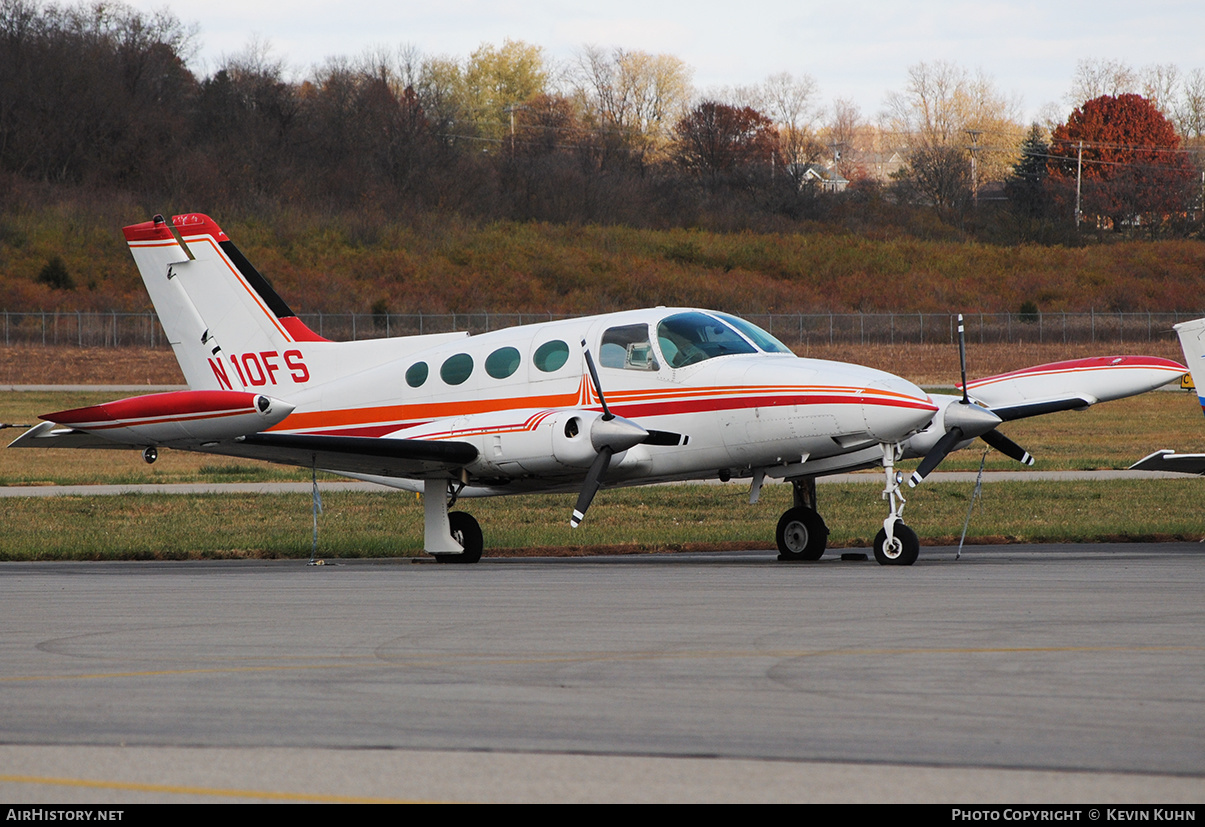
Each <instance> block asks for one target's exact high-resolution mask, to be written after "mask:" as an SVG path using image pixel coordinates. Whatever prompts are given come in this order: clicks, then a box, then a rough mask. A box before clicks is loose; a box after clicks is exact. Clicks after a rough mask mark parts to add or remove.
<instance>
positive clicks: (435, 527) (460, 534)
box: [423, 479, 485, 563]
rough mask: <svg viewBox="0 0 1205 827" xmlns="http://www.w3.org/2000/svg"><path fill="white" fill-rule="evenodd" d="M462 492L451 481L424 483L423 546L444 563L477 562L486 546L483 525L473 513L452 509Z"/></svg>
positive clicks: (435, 480)
mask: <svg viewBox="0 0 1205 827" xmlns="http://www.w3.org/2000/svg"><path fill="white" fill-rule="evenodd" d="M459 493H460V489H459V488H454V487H453V486H452V484H451V483H449V482H448V481H447V480H441V479H429V480H426V481H424V482H423V548H424V549H425V550H426V552H427V553H428V554H430V555H431V556H432V557H434V558H435V559H436V561H438V562H440V563H476V562H477V561H478V560H480V559H481V552H482V550H483V549H484V548H485V539H484V537H483V536H482V534H481V526H480V525H479V524H478V523H477V521H476V520H475V519H473V517H472V516H471V515H469V514H466V513H465V512H463V511H453V512H451V513H449V512H448V508H449V507H451V506H452V505H454V504H455V503H456V496H457V494H459Z"/></svg>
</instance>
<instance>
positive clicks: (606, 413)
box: [582, 339, 615, 419]
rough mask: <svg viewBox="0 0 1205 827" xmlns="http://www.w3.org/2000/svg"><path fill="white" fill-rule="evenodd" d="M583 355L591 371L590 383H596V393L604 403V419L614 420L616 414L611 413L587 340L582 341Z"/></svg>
mask: <svg viewBox="0 0 1205 827" xmlns="http://www.w3.org/2000/svg"><path fill="white" fill-rule="evenodd" d="M582 353H584V354H586V367H587V368H588V369H589V371H590V381H591V382H593V383H594V392H595V393H597V394H598V401H599V402H601V403H602V409H603V419H612V418H614V416H615V414H613V413H611V409H610V408H608V407H607V398H606V397H605V396H603V389H602V382H599V381H598V371H597V370H595V368H594V357H593V356H591V355H590V348H588V347H586V340H585V339H582Z"/></svg>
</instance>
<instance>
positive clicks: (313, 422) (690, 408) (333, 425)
mask: <svg viewBox="0 0 1205 827" xmlns="http://www.w3.org/2000/svg"><path fill="white" fill-rule="evenodd" d="M583 382H584V380H583ZM580 390H581V389H580V387H579V392H574V393H563V394H550V395H542V396H520V397H510V398H501V399H484V400H482V399H473V400H464V401H460V402H429V403H413V404H408V405H385V406H374V407H368V408H353V409H347V410H337V411H313V412H307V413H293V414H290V415H289V416H288V417H286V418H285V419H284V421H282V422H281V423H279V424H278V425H276V426H275V427H274V428H272V429H271V430H273V431H289V432H310V431H316V430H323V431H329V430H333V429H346V428H368V427H374V426H375V427H377V428H379V427H381V426H386V425H391V426H396V427H397V428H399V429H400V428H403V427H407V426H413V425H418V424H423V423H426V422H431V421H433V420H439V419H452V418H455V417H460V416H470V415H473V414H488V413H502V412H504V411H508V410H525V409H532V408H536V409H545V410H547V409H564V408H573V407H583V405H582V394H581V393H580ZM587 396H588V397H589V400H588V401H587V402H586V406H587V407H590V408H592V409H596V410H601V405H597V404H596V403H595V395H594V394H593V393H587ZM608 400H609V401H610V404H611V408H612V409H613V411H614V412H615V413H620V414H631V415H633V416H664V415H673V414H684V413H697V412H702V411H716V410H723V409H725V408H728V409H732V410H736V409H740V408H750V407H773V406H778V405H822V404H841V405H854V404H858V405H862V404H866V405H883V406H887V407H899V408H910V409H915V410H931V411H934V412H936V410H937V406H935V405H934V404H933V403H931V402H929V401H928V400H922V399H917V398H915V397H912V396H908V395H907V394H902V393H895V392H892V391H883V390H876V389H872V388H850V387H839V386H831V385H816V386H808V385H796V386H779V387H748V386H744V387H742V386H728V387H720V388H697V389H692V388H680V389H666V390H653V391H620V392H615V393H609V394H608ZM496 427H498V428H503V429H514V428H515V427H516V426H513V425H512V426H503V425H500V426H496ZM469 430H474V431H475V430H477V429H475V428H474V429H469ZM489 430H492V428H491V429H489Z"/></svg>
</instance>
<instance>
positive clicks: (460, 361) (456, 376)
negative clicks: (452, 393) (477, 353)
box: [439, 353, 473, 385]
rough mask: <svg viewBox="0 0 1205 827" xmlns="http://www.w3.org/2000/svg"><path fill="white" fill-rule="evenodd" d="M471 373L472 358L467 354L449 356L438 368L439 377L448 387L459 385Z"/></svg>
mask: <svg viewBox="0 0 1205 827" xmlns="http://www.w3.org/2000/svg"><path fill="white" fill-rule="evenodd" d="M472 372H473V357H472V356H470V355H469V354H467V353H457V354H456V355H455V356H449V357H448V358H447V360H445V361H444V363H443V365H442V366H441V367H440V368H439V375H440V378H442V379H443V380H444V381H445V382H447V383H448V384H449V385H459V384H460V383H462V382H464V380H466V379H468V378H469V375H470V374H471V373H472Z"/></svg>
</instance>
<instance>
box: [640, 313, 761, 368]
mask: <svg viewBox="0 0 1205 827" xmlns="http://www.w3.org/2000/svg"><path fill="white" fill-rule="evenodd" d="M767 335H768V334H767ZM657 343H658V344H659V345H661V353H662V355H664V356H665V359H666V361H668V362H669V364H670V366H671V367H675V368H683V367H686V366H687V365H693V364H695V363H697V362H702V361H704V360H705V359H712V358H714V357H716V356H728V355H731V354H733V353H757V349H756V348H754V347H753V346H752V345H751V344H749V343H748V342H747V341H745V340H744V339H743V338H742V337H741V335H740V334H739V333H737V332H736V331H735V330H733V329H732V328H731V327H729V326H728V325H727V324H725V323H724V322H721V321H720V320H719V319H717V318H715V317H714V316H708V315H707V314H706V313H699V312H690V313H677V314H675V315H673V316H667V317H666V318H664V319H662V320H661V323H660V324H658V325H657Z"/></svg>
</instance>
